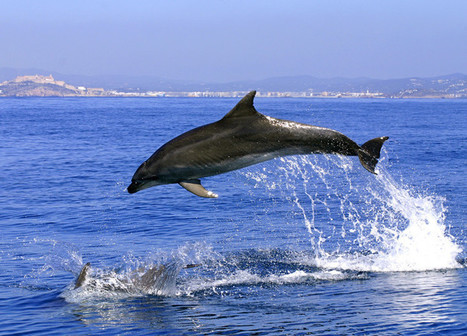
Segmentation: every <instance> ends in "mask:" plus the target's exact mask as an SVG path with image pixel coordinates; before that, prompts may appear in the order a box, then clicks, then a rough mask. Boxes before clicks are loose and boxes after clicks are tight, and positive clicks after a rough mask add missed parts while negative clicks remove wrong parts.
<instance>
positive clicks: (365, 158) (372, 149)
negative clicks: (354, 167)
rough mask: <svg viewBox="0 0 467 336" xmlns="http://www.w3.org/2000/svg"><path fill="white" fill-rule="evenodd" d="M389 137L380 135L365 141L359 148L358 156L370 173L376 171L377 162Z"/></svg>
mask: <svg viewBox="0 0 467 336" xmlns="http://www.w3.org/2000/svg"><path fill="white" fill-rule="evenodd" d="M387 139H389V137H387V136H385V137H379V138H374V139H371V140H370V141H367V142H365V143H364V144H363V145H362V146H361V147H360V149H359V150H358V152H357V154H358V158H359V159H360V163H361V164H362V166H363V167H364V168H365V169H366V170H368V171H369V172H370V173H373V174H376V173H375V168H376V164H377V163H378V159H379V156H380V151H381V147H382V146H383V143H384V142H385V141H386V140H387Z"/></svg>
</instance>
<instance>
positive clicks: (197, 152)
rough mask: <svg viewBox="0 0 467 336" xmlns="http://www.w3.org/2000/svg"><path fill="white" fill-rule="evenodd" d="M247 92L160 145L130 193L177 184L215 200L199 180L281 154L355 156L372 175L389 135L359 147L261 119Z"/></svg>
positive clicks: (319, 130)
mask: <svg viewBox="0 0 467 336" xmlns="http://www.w3.org/2000/svg"><path fill="white" fill-rule="evenodd" d="M255 94H256V91H251V92H250V93H248V94H247V95H246V96H245V97H244V98H243V99H242V100H240V102H238V104H237V105H236V106H235V107H234V108H233V109H232V110H231V111H230V112H229V113H227V114H226V115H225V116H224V117H223V118H222V119H220V120H219V121H217V122H214V123H212V124H208V125H204V126H201V127H198V128H195V129H193V130H191V131H188V132H186V133H184V134H182V135H180V136H178V137H176V138H174V139H172V140H170V141H169V142H167V143H166V144H165V145H163V146H162V147H160V148H159V149H158V150H157V151H156V152H155V153H154V154H153V155H151V157H150V158H149V159H147V160H146V161H145V162H143V163H142V164H141V166H140V167H139V168H138V169H137V170H136V172H135V174H134V175H133V178H132V180H131V184H130V185H129V186H128V192H129V193H130V194H132V193H135V192H137V191H140V190H143V189H147V188H149V187H153V186H156V185H161V184H170V183H179V184H180V185H181V186H182V187H184V188H185V189H187V190H188V191H190V192H192V193H194V194H195V195H198V196H201V197H208V198H214V197H217V195H216V194H214V193H213V192H211V191H207V190H206V189H204V187H203V186H202V185H201V182H200V180H199V179H200V178H202V177H206V176H213V175H218V174H222V173H226V172H229V171H232V170H236V169H240V168H243V167H247V166H250V165H254V164H257V163H260V162H264V161H267V160H271V159H273V158H276V157H280V156H287V155H296V154H312V153H321V154H340V155H351V156H358V157H359V159H360V162H361V164H362V165H363V167H365V169H366V170H368V171H369V172H371V173H374V174H375V167H376V164H377V163H378V158H379V156H380V150H381V146H382V145H383V143H384V141H386V140H387V139H388V137H379V138H375V139H372V140H370V141H368V142H366V143H364V144H363V145H362V146H359V145H357V144H356V143H355V142H354V141H352V140H351V139H349V138H348V137H347V136H345V135H344V134H342V133H340V132H337V131H334V130H332V129H328V128H323V127H318V126H312V125H307V124H302V123H297V122H293V121H288V120H281V119H275V118H271V117H268V116H265V115H263V114H261V113H259V112H258V111H256V109H255V108H254V106H253V99H254V97H255Z"/></svg>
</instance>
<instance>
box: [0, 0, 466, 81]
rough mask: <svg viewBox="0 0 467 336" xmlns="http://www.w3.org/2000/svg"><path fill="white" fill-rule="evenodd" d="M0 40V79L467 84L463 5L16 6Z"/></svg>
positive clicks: (401, 0)
mask: <svg viewBox="0 0 467 336" xmlns="http://www.w3.org/2000/svg"><path fill="white" fill-rule="evenodd" d="M0 32H1V33H0V67H14V68H32V67H34V68H40V69H45V70H50V71H58V72H62V73H66V74H87V75H99V74H125V75H153V76H160V77H165V78H169V79H189V80H200V81H232V80H243V79H263V78H269V77H275V76H287V75H312V76H317V77H360V76H366V77H373V78H383V79H384V78H397V77H409V76H422V77H427V76H434V75H443V74H449V73H454V72H463V73H467V1H466V0H439V1H434V0H378V1H376V0H367V1H363V0H346V1H335V0H284V1H273V0H267V1H266V0H265V1H263V0H260V1H255V0H249V1H243V0H232V1H225V0H224V1H223V0H216V1H214V0H212V1H211V0H206V1H205V0H190V1H187V0H166V1H155V0H152V1H151V0H137V1H130V0H126V1H121V0H111V1H104V0H80V1H71V0H70V1H65V0H63V1H62V0H55V1H53V0H40V1H38V0H33V1H25V0H14V1H13V0H12V1H0Z"/></svg>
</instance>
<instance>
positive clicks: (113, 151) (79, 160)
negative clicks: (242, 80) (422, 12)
mask: <svg viewBox="0 0 467 336" xmlns="http://www.w3.org/2000/svg"><path fill="white" fill-rule="evenodd" d="M236 102H237V99H235V98H197V99H194V98H191V99H190V98H145V99H133V98H23V99H19V98H2V99H0V120H1V122H0V167H1V171H2V174H1V176H0V181H1V188H0V204H1V212H0V225H1V230H2V231H1V239H0V264H1V272H0V315H1V316H2V318H1V320H0V334H3V335H14V334H44V335H61V334H67V335H90V334H132V335H135V334H141V335H143V334H173V335H197V334H200V335H204V334H243V335H249V334H256V335H262V334H285V335H289V334H298V335H305V334H309V335H313V334H316V335H350V334H351V335H362V334H379V335H401V334H402V335H433V334H439V335H465V334H466V333H467V322H466V321H467V305H466V300H465V298H466V296H467V270H466V267H465V266H466V257H467V254H466V250H467V232H466V229H465V220H466V214H465V209H466V208H467V203H466V202H467V201H466V200H467V197H466V196H467V195H466V190H467V183H466V168H465V163H466V158H467V148H466V143H467V141H466V140H467V133H466V129H467V119H466V117H465V116H466V113H467V101H466V100H450V101H446V100H387V99H378V100H373V99H368V100H359V99H355V100H337V99H336V100H326V99H298V98H297V99H295V98H294V99H276V98H269V99H268V98H257V99H256V100H255V106H256V108H257V110H258V111H259V112H261V113H263V114H266V115H270V116H272V117H277V118H283V119H289V120H294V121H299V122H304V123H309V124H314V125H318V126H323V127H329V128H333V129H336V130H339V131H341V132H342V133H344V134H346V135H347V136H349V137H350V138H351V139H353V140H355V141H356V142H357V143H359V144H362V143H364V142H365V141H367V140H369V139H372V138H374V137H378V136H389V137H390V139H389V141H387V142H386V143H385V145H384V147H383V153H382V158H381V160H380V163H379V165H378V168H377V172H378V175H377V176H375V175H372V174H370V173H368V172H367V171H366V170H365V169H363V167H361V165H360V163H359V162H358V159H357V158H355V157H352V158H346V157H339V156H330V155H329V156H324V155H310V156H296V157H287V158H282V159H276V160H273V161H270V162H266V163H263V164H260V165H256V166H252V167H249V168H246V169H243V170H240V171H235V172H231V173H227V174H223V175H218V176H214V177H209V178H205V179H204V180H203V184H204V186H205V187H206V188H207V189H209V190H212V191H213V192H215V193H218V194H219V198H218V199H202V198H199V197H196V196H194V195H192V194H191V193H188V192H187V191H186V190H184V189H183V188H181V187H180V186H178V185H166V186H158V187H154V188H151V189H148V190H145V191H142V192H139V193H137V194H134V195H129V194H128V193H127V192H126V190H125V188H126V186H127V185H128V184H129V182H130V180H131V176H132V175H133V173H134V171H135V169H136V168H137V167H138V166H139V164H140V163H141V162H143V161H144V160H145V159H147V158H148V157H149V156H150V155H151V154H152V153H153V152H154V151H155V150H156V149H157V148H158V147H159V146H160V145H162V144H164V143H165V142H166V141H168V140H170V139H172V138H173V137H175V136H177V135H179V134H180V133H182V132H184V131H187V130H189V129H192V128H194V127H196V126H200V125H203V124H206V123H209V122H213V121H216V120H218V119H220V118H221V117H222V116H223V115H224V114H225V113H227V112H228V111H229V110H230V109H231V108H232V107H233V106H234V105H235V103H236ZM87 262H90V263H91V273H90V277H91V278H92V279H93V286H83V287H81V288H77V289H74V282H75V279H76V277H77V276H78V274H79V272H80V269H81V268H82V267H83V265H84V264H85V263H87ZM160 264H165V265H167V269H168V271H167V272H166V273H164V277H163V278H161V279H160V280H159V281H157V282H156V285H155V286H153V287H151V288H146V287H144V286H141V285H140V282H139V281H137V280H138V279H141V275H142V273H144V271H145V270H148V269H150V268H151V267H152V266H154V265H160ZM187 264H199V266H198V267H195V268H191V269H182V268H183V266H184V265H187Z"/></svg>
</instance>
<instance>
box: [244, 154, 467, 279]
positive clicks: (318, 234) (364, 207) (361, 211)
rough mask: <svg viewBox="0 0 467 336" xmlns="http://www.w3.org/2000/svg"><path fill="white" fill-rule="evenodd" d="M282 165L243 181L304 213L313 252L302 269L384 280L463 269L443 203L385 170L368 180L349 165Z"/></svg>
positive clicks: (334, 160)
mask: <svg viewBox="0 0 467 336" xmlns="http://www.w3.org/2000/svg"><path fill="white" fill-rule="evenodd" d="M381 161H383V162H384V161H385V158H384V157H383V159H382V160H381ZM276 165H278V167H274V169H271V170H267V169H264V170H263V171H262V172H261V173H251V172H247V173H246V174H245V176H247V177H248V178H253V179H254V180H255V181H256V182H257V186H261V187H266V188H267V189H268V190H269V191H270V192H275V190H276V189H277V188H279V189H281V193H282V195H283V196H284V197H285V198H286V199H288V200H289V202H291V203H292V205H293V206H294V207H295V208H296V209H298V210H299V212H300V213H301V216H302V222H304V224H305V226H306V228H307V231H308V234H309V237H310V243H311V248H312V251H313V256H312V257H309V258H307V259H306V260H303V262H305V263H309V264H312V265H315V266H318V267H321V268H326V269H348V270H360V271H380V272H387V271H421V270H433V269H446V268H456V267H460V264H459V263H458V262H457V261H456V257H457V256H458V255H459V254H460V253H461V252H462V250H461V248H460V247H459V246H458V245H457V244H456V243H455V241H454V238H453V237H452V236H451V235H450V234H449V227H447V225H446V218H445V213H446V209H445V206H444V203H445V199H444V198H443V197H440V196H437V195H427V194H424V193H422V192H419V191H417V190H416V189H415V188H414V187H410V186H408V185H404V184H403V183H402V182H397V181H396V180H395V179H394V178H393V177H392V176H391V174H390V173H389V172H388V171H387V170H385V169H384V165H383V164H380V168H379V170H378V174H379V175H377V176H373V175H370V174H366V172H364V171H363V170H362V171H360V170H359V169H357V168H359V167H353V165H354V160H352V159H351V158H348V157H342V156H298V157H285V158H281V159H279V160H276Z"/></svg>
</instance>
